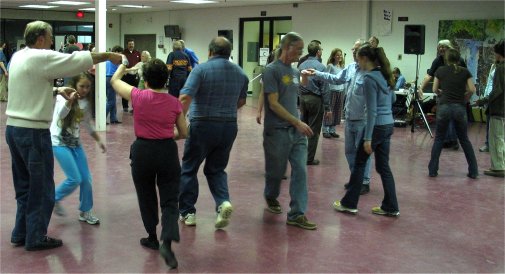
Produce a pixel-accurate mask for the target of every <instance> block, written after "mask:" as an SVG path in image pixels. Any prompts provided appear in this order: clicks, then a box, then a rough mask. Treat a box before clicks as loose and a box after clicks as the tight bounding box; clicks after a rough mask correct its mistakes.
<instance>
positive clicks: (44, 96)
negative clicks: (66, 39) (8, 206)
mask: <svg viewBox="0 0 505 274" xmlns="http://www.w3.org/2000/svg"><path fill="white" fill-rule="evenodd" d="M24 37H25V42H26V45H27V47H26V48H24V49H23V50H20V51H18V52H17V53H16V54H15V55H14V56H13V58H12V60H11V63H10V71H9V78H10V79H9V91H10V92H9V101H8V103H7V110H6V115H7V128H6V131H5V137H6V140H7V144H8V145H9V149H10V153H11V158H12V159H11V161H12V177H13V182H14V189H15V191H16V201H17V212H16V223H15V225H14V229H13V231H12V235H11V244H12V245H14V246H25V249H26V250H29V251H32V250H44V249H50V248H55V247H59V246H61V245H62V241H61V240H59V239H53V238H50V237H48V236H47V235H46V234H47V227H48V225H49V221H50V219H51V214H52V211H53V207H54V199H55V196H54V195H55V194H54V178H53V175H54V159H53V151H52V149H51V136H50V132H49V126H50V125H51V119H52V110H53V100H54V98H53V92H57V93H60V94H62V95H64V96H65V95H66V93H67V92H72V91H75V90H73V89H70V88H58V89H54V88H53V81H54V79H56V78H63V77H70V76H73V75H76V74H78V73H80V72H82V71H86V70H87V69H89V68H91V67H92V66H93V64H96V63H99V62H104V61H106V60H110V61H112V62H114V63H121V55H120V54H117V53H109V52H106V53H90V52H89V51H80V52H79V51H76V52H74V53H73V54H63V53H59V52H56V51H52V50H50V48H51V45H52V44H53V30H52V27H51V25H49V24H48V23H46V22H42V21H34V22H31V23H29V24H27V25H26V29H25V34H24Z"/></svg>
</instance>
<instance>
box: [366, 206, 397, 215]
mask: <svg viewBox="0 0 505 274" xmlns="http://www.w3.org/2000/svg"><path fill="white" fill-rule="evenodd" d="M372 213H373V214H377V215H384V216H388V217H398V216H400V211H393V212H387V211H384V210H382V208H381V207H380V206H376V207H374V208H372Z"/></svg>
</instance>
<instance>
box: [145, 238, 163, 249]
mask: <svg viewBox="0 0 505 274" xmlns="http://www.w3.org/2000/svg"><path fill="white" fill-rule="evenodd" d="M140 244H141V245H143V246H145V247H147V248H150V249H154V250H158V249H160V242H158V240H157V239H149V238H141V239H140Z"/></svg>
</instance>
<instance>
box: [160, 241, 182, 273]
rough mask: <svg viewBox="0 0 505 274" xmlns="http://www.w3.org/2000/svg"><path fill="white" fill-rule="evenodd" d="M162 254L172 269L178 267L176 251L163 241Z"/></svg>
mask: <svg viewBox="0 0 505 274" xmlns="http://www.w3.org/2000/svg"><path fill="white" fill-rule="evenodd" d="M160 254H161V257H163V259H165V263H166V264H167V265H168V266H170V269H174V268H177V265H178V263H177V259H176V258H175V254H174V252H173V251H172V250H171V249H170V247H167V246H166V245H165V243H163V244H162V245H161V247H160Z"/></svg>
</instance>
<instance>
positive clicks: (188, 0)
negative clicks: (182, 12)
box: [170, 0, 217, 5]
mask: <svg viewBox="0 0 505 274" xmlns="http://www.w3.org/2000/svg"><path fill="white" fill-rule="evenodd" d="M170 2H173V3H183V4H197V5H198V4H212V3H217V1H212V0H173V1H170Z"/></svg>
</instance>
